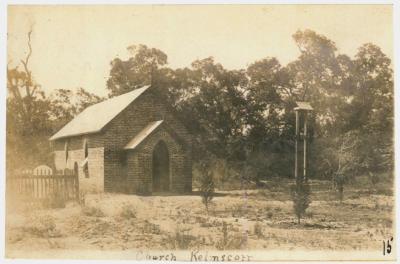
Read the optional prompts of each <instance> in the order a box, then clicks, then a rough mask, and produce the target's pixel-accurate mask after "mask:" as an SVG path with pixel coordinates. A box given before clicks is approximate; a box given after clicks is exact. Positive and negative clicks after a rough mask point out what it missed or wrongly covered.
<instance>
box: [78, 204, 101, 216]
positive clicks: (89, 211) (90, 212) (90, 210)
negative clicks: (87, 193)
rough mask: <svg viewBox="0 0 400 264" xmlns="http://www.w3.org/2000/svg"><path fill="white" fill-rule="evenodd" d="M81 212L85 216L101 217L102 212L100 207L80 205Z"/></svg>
mask: <svg viewBox="0 0 400 264" xmlns="http://www.w3.org/2000/svg"><path fill="white" fill-rule="evenodd" d="M82 213H83V214H84V215H86V216H94V217H103V216H104V213H103V211H101V209H100V208H98V207H94V206H84V207H82Z"/></svg>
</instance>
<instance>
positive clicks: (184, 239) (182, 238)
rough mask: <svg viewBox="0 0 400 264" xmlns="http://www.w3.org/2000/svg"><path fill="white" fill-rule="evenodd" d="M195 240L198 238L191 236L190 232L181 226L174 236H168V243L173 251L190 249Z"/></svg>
mask: <svg viewBox="0 0 400 264" xmlns="http://www.w3.org/2000/svg"><path fill="white" fill-rule="evenodd" d="M194 240H196V237H194V236H192V235H190V234H189V230H183V229H181V228H180V227H179V226H177V228H176V229H175V232H174V234H173V235H169V236H168V243H169V244H170V245H171V246H172V248H173V249H188V248H190V246H191V244H192V243H193V241H194Z"/></svg>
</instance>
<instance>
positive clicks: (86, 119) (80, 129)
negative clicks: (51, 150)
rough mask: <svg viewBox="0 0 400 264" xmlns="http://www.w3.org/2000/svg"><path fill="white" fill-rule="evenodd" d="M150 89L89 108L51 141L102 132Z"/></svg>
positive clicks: (134, 91)
mask: <svg viewBox="0 0 400 264" xmlns="http://www.w3.org/2000/svg"><path fill="white" fill-rule="evenodd" d="M149 87H150V86H149V85H147V86H144V87H142V88H139V89H136V90H133V91H132V92H128V93H125V94H122V95H120V96H116V97H113V98H111V99H108V100H106V101H103V102H101V103H98V104H94V105H92V106H89V107H88V108H86V109H85V110H83V111H82V112H81V113H80V114H78V115H77V116H76V117H75V118H74V119H72V120H71V121H70V122H69V123H68V124H66V125H65V126H64V127H63V128H61V129H60V130H59V131H58V132H57V133H56V134H54V135H53V136H52V137H51V138H50V140H55V139H59V138H65V137H70V136H77V135H83V134H90V133H96V132H100V131H101V129H103V127H104V126H105V125H107V124H108V123H109V122H110V121H111V120H112V119H113V118H114V117H116V116H117V115H118V114H119V113H120V112H122V111H123V110H124V109H125V108H126V107H127V106H128V105H129V104H130V103H132V102H133V101H134V100H135V99H136V98H138V97H139V96H140V95H141V94H142V93H143V92H144V91H146V90H147V89H148V88H149Z"/></svg>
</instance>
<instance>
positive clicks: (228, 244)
mask: <svg viewBox="0 0 400 264" xmlns="http://www.w3.org/2000/svg"><path fill="white" fill-rule="evenodd" d="M246 242H247V237H245V236H243V235H242V234H241V233H236V234H234V235H231V234H229V229H228V225H227V224H226V222H225V221H224V222H223V223H222V237H221V238H220V239H219V240H218V241H217V242H216V244H215V247H216V248H217V249H218V250H232V249H241V248H243V246H244V245H245V244H246Z"/></svg>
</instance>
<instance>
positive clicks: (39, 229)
mask: <svg viewBox="0 0 400 264" xmlns="http://www.w3.org/2000/svg"><path fill="white" fill-rule="evenodd" d="M23 230H24V231H26V232H28V233H30V234H33V235H35V236H38V237H43V238H48V237H58V236H60V232H59V230H57V229H56V223H55V221H54V218H53V217H52V216H50V215H42V216H34V217H32V218H30V220H29V223H27V225H26V226H25V227H24V228H23Z"/></svg>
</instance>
